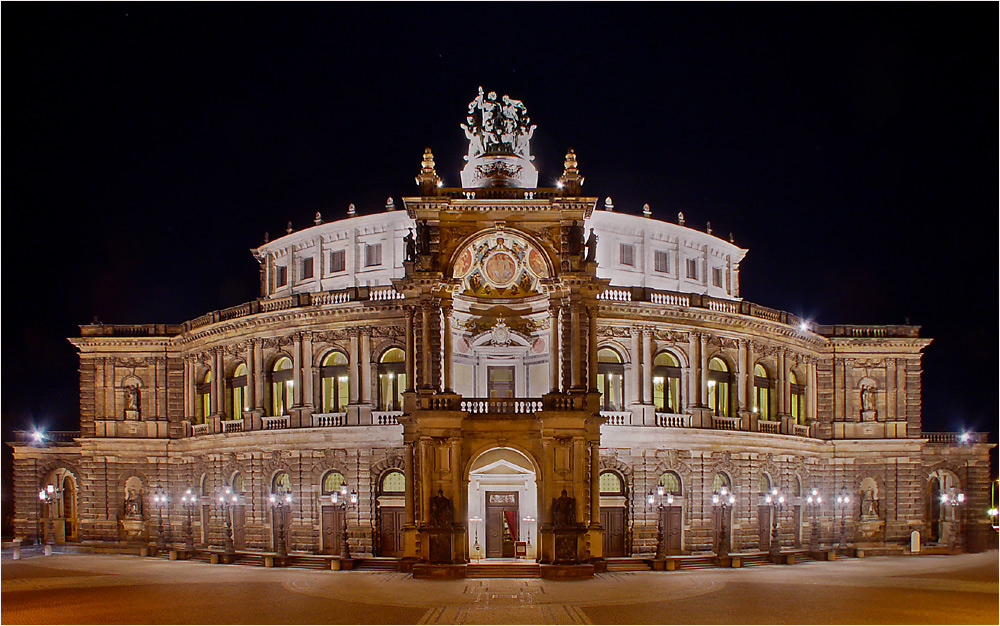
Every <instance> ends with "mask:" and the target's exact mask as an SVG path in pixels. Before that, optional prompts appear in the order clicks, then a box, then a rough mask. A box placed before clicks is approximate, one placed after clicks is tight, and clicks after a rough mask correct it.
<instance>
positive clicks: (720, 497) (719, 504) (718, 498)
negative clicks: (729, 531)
mask: <svg viewBox="0 0 1000 626" xmlns="http://www.w3.org/2000/svg"><path fill="white" fill-rule="evenodd" d="M735 504H736V496H734V495H733V494H731V493H730V492H729V489H728V488H727V487H723V488H722V489H719V492H718V493H713V494H712V508H719V509H720V510H721V512H722V515H720V516H719V551H718V555H719V558H723V557H727V556H729V539H728V538H727V537H726V513H727V512H728V511H729V509H731V508H732V507H733V506H734V505H735Z"/></svg>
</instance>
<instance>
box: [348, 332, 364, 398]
mask: <svg viewBox="0 0 1000 626" xmlns="http://www.w3.org/2000/svg"><path fill="white" fill-rule="evenodd" d="M358 332H359V331H358V329H357V328H349V329H347V337H348V339H347V342H348V343H347V346H348V347H347V349H348V352H349V353H350V354H348V356H347V367H348V376H347V402H348V404H357V403H358V402H360V401H361V395H360V393H359V389H360V385H361V347H360V346H359V345H358Z"/></svg>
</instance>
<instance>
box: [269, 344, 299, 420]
mask: <svg viewBox="0 0 1000 626" xmlns="http://www.w3.org/2000/svg"><path fill="white" fill-rule="evenodd" d="M292 384H293V382H292V360H291V359H290V358H288V357H287V356H283V357H281V358H280V359H278V360H277V361H275V362H274V365H273V366H271V406H270V407H269V408H270V409H271V416H272V417H278V416H281V415H286V414H287V413H288V409H289V407H291V406H292Z"/></svg>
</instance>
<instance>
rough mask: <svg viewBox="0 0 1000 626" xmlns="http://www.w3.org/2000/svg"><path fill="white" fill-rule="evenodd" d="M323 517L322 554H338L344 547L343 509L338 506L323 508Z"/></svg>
mask: <svg viewBox="0 0 1000 626" xmlns="http://www.w3.org/2000/svg"><path fill="white" fill-rule="evenodd" d="M322 515H323V523H322V528H323V553H324V554H340V550H341V548H342V546H343V545H344V528H345V526H346V525H345V523H344V522H346V521H347V520H345V519H344V518H345V515H344V509H342V508H340V507H339V506H324V507H323V510H322Z"/></svg>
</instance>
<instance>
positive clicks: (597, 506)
mask: <svg viewBox="0 0 1000 626" xmlns="http://www.w3.org/2000/svg"><path fill="white" fill-rule="evenodd" d="M600 523H601V447H600V445H599V444H598V443H597V442H591V444H590V526H591V527H594V526H598V525H600Z"/></svg>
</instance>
